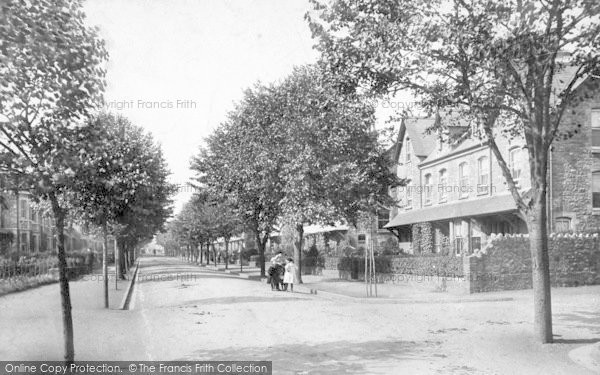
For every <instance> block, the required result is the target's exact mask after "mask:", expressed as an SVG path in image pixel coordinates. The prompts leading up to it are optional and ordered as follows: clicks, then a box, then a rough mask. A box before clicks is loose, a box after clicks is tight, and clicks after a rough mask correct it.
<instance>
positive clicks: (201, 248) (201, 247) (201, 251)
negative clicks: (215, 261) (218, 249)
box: [200, 243, 204, 264]
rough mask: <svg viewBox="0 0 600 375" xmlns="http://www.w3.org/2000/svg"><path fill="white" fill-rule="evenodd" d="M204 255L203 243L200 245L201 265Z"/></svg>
mask: <svg viewBox="0 0 600 375" xmlns="http://www.w3.org/2000/svg"><path fill="white" fill-rule="evenodd" d="M203 253H204V245H202V243H200V264H202V260H203V259H202V258H203Z"/></svg>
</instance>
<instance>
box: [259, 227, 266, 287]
mask: <svg viewBox="0 0 600 375" xmlns="http://www.w3.org/2000/svg"><path fill="white" fill-rule="evenodd" d="M256 244H257V246H258V259H259V262H260V277H267V274H266V272H265V242H264V241H263V240H262V239H261V238H260V234H259V233H258V232H256Z"/></svg>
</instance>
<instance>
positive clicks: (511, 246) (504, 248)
mask: <svg viewBox="0 0 600 375" xmlns="http://www.w3.org/2000/svg"><path fill="white" fill-rule="evenodd" d="M548 247H549V254H548V255H549V258H550V280H551V283H552V286H555V287H561V286H579V285H595V284H600V236H599V235H598V233H594V234H552V235H550V237H549V239H548ZM463 262H464V263H463V267H464V276H465V280H468V281H469V282H468V283H466V288H467V292H468V293H480V292H491V291H498V290H515V289H529V288H532V279H531V252H530V249H529V237H528V235H526V234H525V235H519V234H517V235H505V236H503V235H491V236H490V239H489V241H488V243H487V245H486V246H484V248H483V249H482V250H481V251H480V252H478V253H476V254H474V255H472V256H468V257H465V258H463Z"/></svg>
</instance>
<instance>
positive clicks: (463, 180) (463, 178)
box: [458, 163, 469, 198]
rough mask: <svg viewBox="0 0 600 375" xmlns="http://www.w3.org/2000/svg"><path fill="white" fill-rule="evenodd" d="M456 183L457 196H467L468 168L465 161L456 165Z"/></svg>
mask: <svg viewBox="0 0 600 375" xmlns="http://www.w3.org/2000/svg"><path fill="white" fill-rule="evenodd" d="M458 184H459V197H460V198H466V197H468V196H469V168H468V164H467V163H460V165H459V166H458Z"/></svg>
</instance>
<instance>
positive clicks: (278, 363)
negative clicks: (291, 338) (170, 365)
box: [177, 341, 440, 374]
mask: <svg viewBox="0 0 600 375" xmlns="http://www.w3.org/2000/svg"><path fill="white" fill-rule="evenodd" d="M439 345H440V343H439V342H437V341H425V342H415V341H367V342H360V343H355V342H349V341H334V342H326V343H322V344H316V345H308V344H306V345H304V344H286V345H281V346H274V347H249V348H237V347H232V348H225V349H216V350H198V351H196V352H193V353H192V354H190V355H188V356H187V357H186V358H180V359H177V360H187V361H193V360H202V361H209V360H218V361H227V360H231V361H243V360H252V361H273V370H274V371H273V373H274V374H282V373H283V374H287V373H290V374H296V373H299V372H301V373H302V374H364V373H368V372H370V371H369V370H368V368H367V366H366V365H371V366H375V367H380V366H381V367H387V366H391V367H400V368H406V369H407V370H408V369H413V368H414V367H415V365H417V362H419V365H422V364H423V362H425V361H427V362H429V361H432V360H436V359H439V357H437V356H434V355H431V354H430V353H431V352H433V351H435V348H437V347H439ZM419 365H417V366H419ZM411 373H412V372H411Z"/></svg>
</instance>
